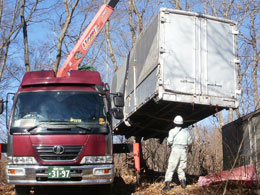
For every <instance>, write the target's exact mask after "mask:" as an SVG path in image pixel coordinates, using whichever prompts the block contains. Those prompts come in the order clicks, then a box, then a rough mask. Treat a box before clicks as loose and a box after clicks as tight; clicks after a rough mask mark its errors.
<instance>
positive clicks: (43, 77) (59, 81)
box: [20, 70, 102, 88]
mask: <svg viewBox="0 0 260 195" xmlns="http://www.w3.org/2000/svg"><path fill="white" fill-rule="evenodd" d="M96 84H102V81H101V77H100V74H99V73H98V72H96V71H81V70H72V71H71V72H70V75H69V77H55V74H54V71H51V70H48V71H44V70H43V71H33V72H27V73H25V75H24V77H23V80H22V83H21V86H20V88H23V87H29V86H30V87H32V86H48V85H96Z"/></svg>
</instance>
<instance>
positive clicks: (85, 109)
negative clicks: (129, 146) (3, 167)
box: [7, 71, 122, 194]
mask: <svg viewBox="0 0 260 195" xmlns="http://www.w3.org/2000/svg"><path fill="white" fill-rule="evenodd" d="M105 86H106V85H104V84H102V81H101V78H100V75H99V73H98V72H94V71H71V74H70V76H69V77H66V78H57V77H55V76H54V72H53V71H36V72H28V73H26V74H25V75H24V78H23V81H22V83H21V85H20V87H19V89H18V91H17V93H16V95H15V98H14V105H13V109H12V113H11V117H10V124H9V136H8V153H7V154H8V166H7V181H8V183H12V184H15V185H16V192H17V194H26V191H27V190H29V187H27V186H30V185H33V186H34V185H86V184H88V185H91V184H111V183H112V182H113V178H114V171H113V168H114V165H113V156H112V155H113V150H112V149H113V148H112V147H113V140H112V129H111V115H112V114H111V109H110V100H109V99H110V97H109V94H108V93H107V92H106V91H105V90H103V89H104V88H105ZM114 100H115V101H114V104H115V105H116V106H122V99H121V97H120V96H117V95H115V96H114ZM118 100H119V101H118ZM118 110H120V109H114V110H113V113H114V115H116V118H121V117H122V116H120V112H118ZM23 192H24V193H23Z"/></svg>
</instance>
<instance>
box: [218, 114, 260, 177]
mask: <svg viewBox="0 0 260 195" xmlns="http://www.w3.org/2000/svg"><path fill="white" fill-rule="evenodd" d="M242 140H243V142H242ZM222 144H223V168H224V169H225V170H228V169H231V168H232V166H233V164H234V163H235V159H236V158H237V157H238V160H237V162H236V164H235V167H240V166H244V165H250V164H255V165H256V169H257V172H258V175H259V170H260V169H259V168H260V162H259V159H260V152H259V151H260V110H257V111H255V112H253V113H250V114H248V115H246V116H244V117H241V118H239V119H237V120H236V121H234V122H232V123H229V124H227V125H225V126H223V128H222ZM241 144H242V147H241V150H240V151H239V147H240V145H241Z"/></svg>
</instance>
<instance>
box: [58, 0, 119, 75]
mask: <svg viewBox="0 0 260 195" xmlns="http://www.w3.org/2000/svg"><path fill="white" fill-rule="evenodd" d="M118 1H119V0H110V1H109V2H108V3H107V4H103V5H102V6H101V8H100V9H99V11H98V12H97V14H96V15H95V17H94V18H93V19H92V21H91V22H90V24H89V25H88V27H87V28H86V30H85V31H84V33H83V34H82V36H81V37H80V39H79V41H78V42H77V43H76V45H75V46H74V48H73V49H72V51H71V52H70V54H69V56H68V57H67V59H66V61H65V62H64V64H63V65H62V67H61V68H60V69H59V70H58V73H57V77H68V76H69V75H68V73H69V71H71V70H76V69H78V67H79V65H80V63H81V61H82V60H83V58H84V56H85V55H86V53H87V51H88V49H89V48H90V46H91V44H92V43H93V41H94V40H95V38H96V37H97V35H98V34H99V32H100V31H101V29H102V28H103V26H104V24H105V23H106V21H107V20H108V19H109V17H110V15H111V14H112V13H113V11H114V8H115V6H116V5H117V3H118Z"/></svg>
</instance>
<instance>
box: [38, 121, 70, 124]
mask: <svg viewBox="0 0 260 195" xmlns="http://www.w3.org/2000/svg"><path fill="white" fill-rule="evenodd" d="M39 122H50V123H51V122H57V123H59V122H63V123H66V124H67V123H71V122H70V121H67V120H41V121H39Z"/></svg>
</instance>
